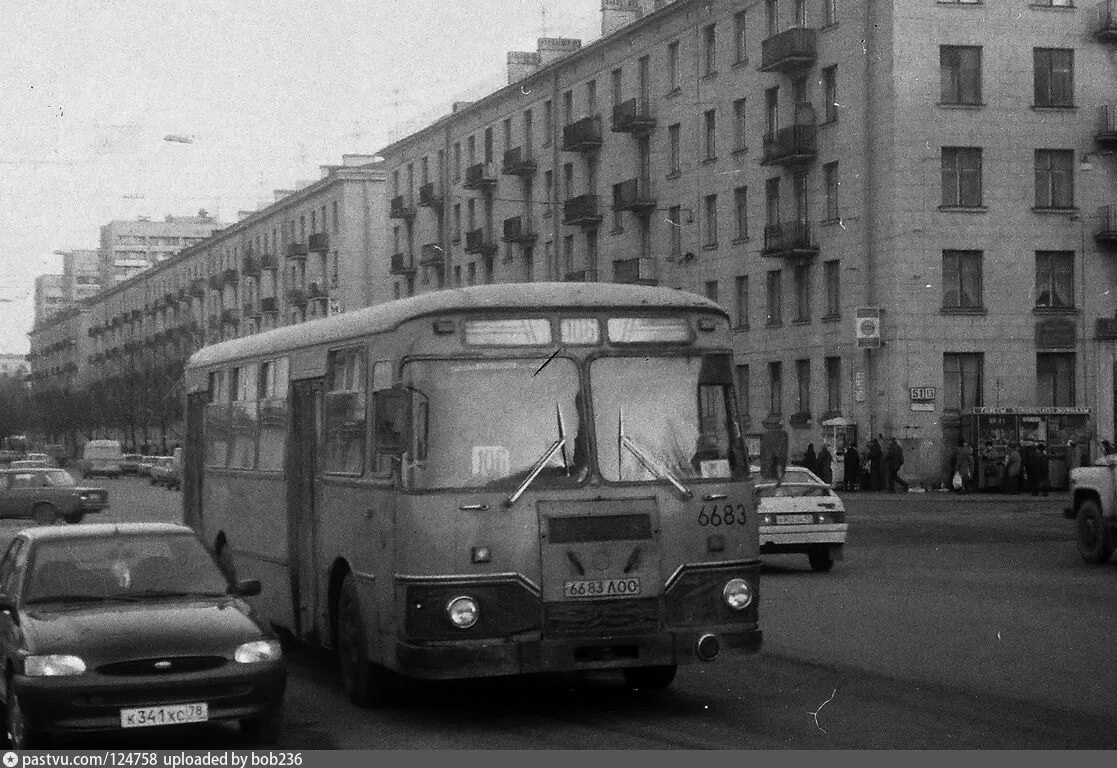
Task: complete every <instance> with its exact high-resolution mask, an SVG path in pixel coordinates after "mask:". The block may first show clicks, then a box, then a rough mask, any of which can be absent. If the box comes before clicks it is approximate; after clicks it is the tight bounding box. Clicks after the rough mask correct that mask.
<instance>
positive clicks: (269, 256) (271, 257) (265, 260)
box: [260, 253, 279, 269]
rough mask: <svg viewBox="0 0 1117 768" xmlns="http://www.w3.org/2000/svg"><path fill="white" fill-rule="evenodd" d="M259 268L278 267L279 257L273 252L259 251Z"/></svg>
mask: <svg viewBox="0 0 1117 768" xmlns="http://www.w3.org/2000/svg"><path fill="white" fill-rule="evenodd" d="M260 269H279V259H277V258H276V257H275V254H274V253H261V254H260Z"/></svg>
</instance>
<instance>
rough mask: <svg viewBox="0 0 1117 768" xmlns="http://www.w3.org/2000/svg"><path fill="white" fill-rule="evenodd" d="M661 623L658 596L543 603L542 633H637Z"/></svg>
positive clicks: (597, 634)
mask: <svg viewBox="0 0 1117 768" xmlns="http://www.w3.org/2000/svg"><path fill="white" fill-rule="evenodd" d="M660 626H661V622H660V615H659V600H658V598H654V597H651V598H645V599H635V600H593V601H586V602H568V603H546V604H544V606H543V633H544V634H545V635H582V636H589V637H600V636H602V635H638V634H643V633H646V632H655V631H656V630H658V629H659V628H660Z"/></svg>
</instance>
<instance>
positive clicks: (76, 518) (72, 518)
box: [62, 512, 85, 525]
mask: <svg viewBox="0 0 1117 768" xmlns="http://www.w3.org/2000/svg"><path fill="white" fill-rule="evenodd" d="M84 517H85V513H84V512H67V513H66V514H65V515H63V516H62V519H63V520H65V521H66V522H67V523H70V524H71V525H73V524H75V523H80V522H81V521H82V519H83V518H84Z"/></svg>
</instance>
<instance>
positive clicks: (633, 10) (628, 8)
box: [601, 0, 641, 37]
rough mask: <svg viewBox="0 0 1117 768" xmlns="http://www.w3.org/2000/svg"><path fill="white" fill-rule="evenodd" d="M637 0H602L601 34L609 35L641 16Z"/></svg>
mask: <svg viewBox="0 0 1117 768" xmlns="http://www.w3.org/2000/svg"><path fill="white" fill-rule="evenodd" d="M640 13H641V9H640V5H639V4H638V3H637V2H636V0H601V36H602V37H608V36H609V35H611V34H613V33H614V32H616V31H617V30H618V29H620V28H621V27H627V26H628V25H629V24H631V23H632V22H634V21H636V19H638V18H640Z"/></svg>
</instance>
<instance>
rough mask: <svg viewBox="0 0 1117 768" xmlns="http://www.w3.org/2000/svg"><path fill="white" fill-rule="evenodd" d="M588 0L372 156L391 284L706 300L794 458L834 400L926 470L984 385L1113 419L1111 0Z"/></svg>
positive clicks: (1099, 432) (1101, 423)
mask: <svg viewBox="0 0 1117 768" xmlns="http://www.w3.org/2000/svg"><path fill="white" fill-rule="evenodd" d="M603 6H604V10H603V19H602V22H603V27H602V29H603V33H604V36H603V37H602V38H601V39H599V40H597V41H595V42H593V43H592V44H590V45H586V46H582V45H580V44H579V43H578V41H569V40H562V39H559V40H552V39H541V40H540V41H539V46H538V50H537V51H535V52H513V53H509V54H508V68H509V84H508V86H507V87H505V88H503V89H501V90H499V91H497V92H495V93H492V94H490V95H488V96H487V97H485V98H483V99H481V100H479V101H477V102H474V103H472V104H465V105H455V110H454V111H453V112H452V113H451V114H450V115H448V116H446V117H444V118H442V119H440V120H439V121H437V122H435V123H434V124H432V125H430V126H428V127H426V128H424V129H422V130H420V131H418V132H416V133H414V134H412V135H410V136H407V137H405V138H403V139H401V140H399V141H397V142H395V143H394V144H392V145H391V146H389V147H386V148H385V149H383V150H382V151H381V152H380V154H381V155H382V156H383V157H384V158H385V164H386V167H387V170H388V173H389V189H390V192H389V194H390V195H391V203H390V206H389V212H388V219H387V221H386V226H387V228H388V233H389V234H388V243H387V248H386V249H385V251H384V252H383V255H382V258H383V260H384V262H385V263H386V264H387V266H388V269H389V271H390V272H391V273H392V275H393V295H405V294H408V293H410V292H419V291H427V290H435V289H438V288H441V287H453V286H457V285H464V284H469V283H471V282H483V281H489V282H514V281H525V280H605V281H609V280H612V281H618V282H656V283H660V284H664V285H669V286H673V287H678V288H682V289H686V290H691V291H695V292H697V293H701V294H704V295H706V296H709V297H710V298H714V299H716V300H717V301H719V302H720V303H722V305H723V306H725V307H726V308H727V309H728V310H729V311H730V313H731V315H732V316H733V318H734V324H735V327H736V329H737V333H736V354H737V357H738V363H739V369H738V380H739V383H740V392H741V400H742V403H741V406H742V413H743V414H744V415H745V419H746V430H747V431H749V432H752V433H760V432H765V431H776V432H781V433H783V434H785V435H786V436H787V440H788V452H789V455H790V458H792V459H794V458H795V457H796V456H798V455H801V453H802V452H803V450H804V449H805V448H806V446H807V445H808V444H809V443H814V445H815V447H816V448H817V447H818V446H819V445H820V444H821V443H822V442H823V440H824V439H829V438H830V436H831V435H830V433H829V432H827V431H825V430H824V429H823V426H822V422H823V421H827V420H831V419H834V418H839V419H841V420H844V421H845V422H848V423H850V424H853V425H856V429H857V438H858V440H859V441H860V443H861V446H862V447H864V445H865V443H866V442H867V440H868V439H870V438H871V437H873V436H876V435H878V434H879V435H884V436H885V437H893V436H894V437H896V438H898V439H899V440H900V442H901V445H902V446H903V447H904V448H905V451H906V453H907V463H906V464H905V473H906V474H907V475H909V476H910V477H912V478H914V479H916V480H925V481H927V482H931V483H933V482H941V481H942V480H943V479H944V478H948V477H949V473H950V461H951V455H952V453H953V449H954V446H955V444H956V443H957V441H958V439H959V438H960V437H963V436H966V435H967V434H969V433H968V432H966V428H967V424H969V423H970V417H971V416H972V414H975V413H979V412H980V411H981V409H982V408H985V409H993V408H1000V409H1008V408H1015V409H1021V410H1027V409H1031V410H1037V411H1043V410H1044V409H1046V410H1047V411H1048V412H1050V413H1051V414H1058V413H1063V412H1064V411H1065V412H1067V413H1070V412H1073V413H1074V414H1075V415H1076V417H1077V416H1082V417H1083V418H1081V419H1077V421H1075V425H1076V430H1077V432H1076V434H1078V438H1079V441H1080V442H1081V441H1082V440H1083V439H1100V438H1102V437H1107V438H1108V439H1113V434H1114V420H1115V414H1114V407H1113V403H1114V401H1115V399H1117V397H1115V393H1117V385H1115V381H1114V376H1113V368H1114V341H1113V339H1114V337H1115V336H1117V333H1115V331H1117V328H1115V327H1114V320H1113V318H1114V309H1115V306H1117V302H1115V301H1114V296H1113V295H1112V293H1111V289H1113V288H1114V286H1115V280H1114V278H1115V277H1117V275H1115V274H1114V269H1115V267H1114V260H1115V258H1114V257H1115V256H1117V251H1114V250H1113V249H1114V245H1115V241H1117V238H1115V236H1114V229H1115V227H1114V210H1115V204H1117V175H1115V167H1117V164H1115V161H1114V158H1113V156H1112V148H1113V146H1114V142H1115V140H1117V136H1115V134H1114V104H1115V103H1117V77H1115V75H1117V72H1115V71H1114V68H1115V67H1114V63H1113V62H1114V60H1115V59H1114V56H1113V54H1114V52H1115V49H1117V29H1115V25H1114V19H1115V15H1114V11H1115V9H1114V3H1113V0H1107V2H1103V3H1101V4H1100V5H1099V4H1097V3H1095V2H1091V3H1089V4H1088V5H1084V6H1073V5H1071V4H1070V3H1069V2H1068V0H1050V1H1049V2H1027V1H1025V0H1021V2H1013V3H991V2H990V3H986V2H973V1H972V0H967V1H965V2H951V1H947V0H909V1H907V2H904V3H886V4H883V5H881V4H873V3H852V2H845V1H844V0H765V2H732V1H730V0H706V1H705V2H692V1H690V0H676V1H675V2H671V3H654V4H652V7H651V8H649V7H648V5H647V4H632V3H625V2H605V3H604V4H603ZM618 20H620V23H618ZM1084 161H1085V162H1084ZM975 409H976V410H975ZM1056 421H1057V419H1054V418H1053V419H1052V424H1055V422H1056ZM1079 433H1081V434H1079ZM1063 437H1065V431H1060V430H1059V429H1053V431H1052V434H1051V435H1050V436H1048V439H1049V440H1055V439H1056V438H1058V439H1062V438H1063ZM970 439H971V440H972V439H973V438H972V437H971V438H970ZM832 447H833V446H832Z"/></svg>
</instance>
